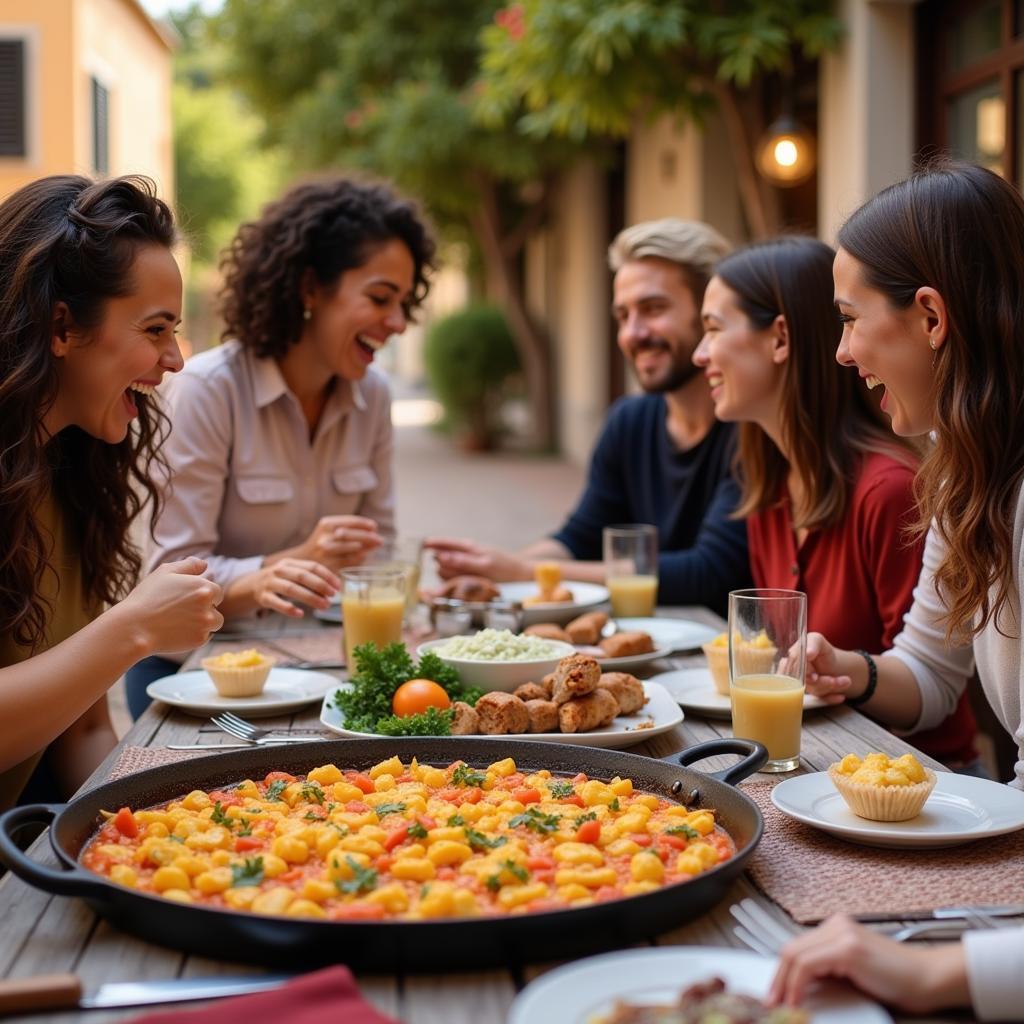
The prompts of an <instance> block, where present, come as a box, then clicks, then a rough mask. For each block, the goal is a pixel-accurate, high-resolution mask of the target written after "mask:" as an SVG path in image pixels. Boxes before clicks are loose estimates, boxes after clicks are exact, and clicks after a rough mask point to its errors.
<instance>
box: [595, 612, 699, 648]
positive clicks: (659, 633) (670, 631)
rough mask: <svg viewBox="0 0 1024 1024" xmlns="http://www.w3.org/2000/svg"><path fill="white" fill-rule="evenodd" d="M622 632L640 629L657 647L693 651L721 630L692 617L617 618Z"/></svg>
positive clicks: (617, 623)
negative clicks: (695, 620)
mask: <svg viewBox="0 0 1024 1024" xmlns="http://www.w3.org/2000/svg"><path fill="white" fill-rule="evenodd" d="M615 622H616V625H617V626H618V631H619V632H620V633H625V632H631V631H633V630H638V631H639V632H641V633H647V634H648V635H649V636H650V638H651V639H652V640H653V641H654V646H655V647H667V648H668V649H669V650H670V651H692V650H696V648H698V647H700V645H701V644H706V643H708V642H710V641H711V640H714V639H715V637H716V636H718V633H719V631H718V630H716V629H712V628H711V627H710V626H705V625H704V623H703V622H694V621H693V620H692V619H616V620H615Z"/></svg>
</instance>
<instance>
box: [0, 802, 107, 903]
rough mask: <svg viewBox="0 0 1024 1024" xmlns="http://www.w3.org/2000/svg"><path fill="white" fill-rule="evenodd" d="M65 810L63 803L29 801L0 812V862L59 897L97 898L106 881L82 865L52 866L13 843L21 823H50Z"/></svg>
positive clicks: (31, 882) (33, 883)
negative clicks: (71, 866)
mask: <svg viewBox="0 0 1024 1024" xmlns="http://www.w3.org/2000/svg"><path fill="white" fill-rule="evenodd" d="M63 810H64V804H28V805H26V806H25V807H12V808H11V810H9V811H7V812H6V813H4V814H0V864H3V865H4V866H5V867H8V868H10V869H11V871H13V872H14V873H15V874H16V875H17V876H18V877H19V878H21V879H23V880H24V881H26V882H28V883H29V884H30V885H34V886H35V887H36V888H37V889H42V890H44V891H45V892H52V893H56V894H57V895H58V896H82V897H84V898H96V897H101V896H103V895H104V893H105V891H106V885H105V883H103V882H101V881H99V880H98V879H97V876H96V875H94V874H93V873H92V872H91V871H85V870H83V869H82V868H70V867H64V868H51V867H47V866H46V865H45V864H39V863H37V862H36V861H34V860H32V858H31V857H29V856H28V854H26V853H25V852H24V851H22V850H21V849H19V847H18V846H17V844H16V843H15V842H14V833H15V832H17V831H18V829H20V828H21V827H22V826H23V825H49V824H51V823H52V822H53V819H54V818H56V817H57V815H58V814H60V812H61V811H63Z"/></svg>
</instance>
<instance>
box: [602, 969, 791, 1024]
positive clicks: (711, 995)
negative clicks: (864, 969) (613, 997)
mask: <svg viewBox="0 0 1024 1024" xmlns="http://www.w3.org/2000/svg"><path fill="white" fill-rule="evenodd" d="M809 1021H810V1017H809V1016H808V1015H807V1013H806V1012H805V1011H804V1010H800V1009H794V1008H793V1007H790V1006H766V1005H765V1004H764V1003H762V1002H761V1000H760V999H755V998H754V997H753V996H748V995H744V994H741V993H739V992H727V991H726V987H725V982H724V981H722V979H721V978H711V979H710V980H709V981H704V982H699V983H698V984H696V985H691V986H690V987H689V988H687V989H684V990H683V991H682V992H681V993H680V994H679V999H678V1000H677V1001H676V1002H675V1003H673V1004H670V1005H663V1004H659V1005H654V1004H652V1003H641V1004H639V1005H637V1004H634V1003H627V1002H622V1001H619V1002H616V1004H615V1008H614V1009H613V1010H612V1012H611V1013H610V1014H608V1015H607V1016H603V1017H600V1018H598V1019H597V1020H596V1021H595V1024H809Z"/></svg>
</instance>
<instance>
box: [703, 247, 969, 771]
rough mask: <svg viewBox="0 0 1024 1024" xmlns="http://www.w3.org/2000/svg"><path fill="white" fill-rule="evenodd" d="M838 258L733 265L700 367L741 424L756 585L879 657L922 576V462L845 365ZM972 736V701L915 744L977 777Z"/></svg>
mask: <svg viewBox="0 0 1024 1024" xmlns="http://www.w3.org/2000/svg"><path fill="white" fill-rule="evenodd" d="M834 256H835V254H834V253H833V251H832V249H830V248H829V247H828V246H827V245H825V244H824V243H822V242H819V241H817V240H815V239H812V238H798V237H790V238H778V239H775V240H773V241H769V242H763V243H759V244H757V245H751V246H748V247H746V248H744V249H740V250H737V251H736V252H734V253H732V254H731V255H729V256H727V257H726V258H725V259H724V260H722V262H721V263H719V264H718V266H717V267H716V269H715V276H714V277H713V278H712V279H711V281H710V283H709V284H708V287H707V291H706V292H705V295H704V306H703V310H702V318H703V322H704V331H705V333H704V338H703V340H702V341H701V343H700V346H699V347H698V348H697V351H696V352H695V353H694V357H693V359H694V362H695V363H696V364H697V365H698V366H701V367H703V368H704V372H705V375H706V377H707V379H708V383H709V384H710V386H711V398H712V400H713V402H714V403H715V415H716V416H717V417H718V418H719V419H720V420H726V421H737V422H739V423H741V424H742V426H741V427H740V431H739V446H738V464H739V466H738V468H739V479H740V483H741V487H742V489H743V490H742V498H741V501H740V506H739V508H738V509H737V512H736V514H737V515H738V516H747V517H748V518H747V538H748V541H749V545H750V562H751V570H752V573H753V577H754V582H755V584H756V585H757V586H758V587H782V588H785V589H791V590H802V591H804V592H805V593H806V594H807V625H808V629H809V630H814V631H816V632H821V633H824V634H825V635H826V636H828V637H829V638H830V639H832V640H834V642H835V643H836V644H837V645H839V646H840V647H844V648H846V649H860V650H864V651H867V652H870V653H876V652H881V651H884V650H887V649H888V648H889V647H890V646H891V645H892V639H893V637H894V636H895V635H896V634H897V633H898V632H899V630H900V628H901V626H902V622H903V616H904V614H905V613H906V612H907V610H908V609H909V608H910V604H911V601H912V598H913V590H914V586H915V584H916V583H917V578H918V575H919V573H920V569H921V556H922V549H923V545H922V543H921V542H920V541H913V540H910V539H909V538H908V534H907V529H908V527H909V526H911V524H912V523H913V522H914V519H915V502H914V494H913V480H914V473H915V470H916V468H917V461H918V460H917V457H916V455H915V453H914V451H913V450H912V449H911V448H909V447H907V446H906V445H905V443H904V442H902V441H900V440H899V439H897V438H894V437H893V435H892V433H891V431H890V430H889V429H888V425H887V424H886V423H885V422H884V421H883V420H882V418H881V417H880V414H879V413H878V411H877V410H876V409H875V408H874V406H873V405H872V404H871V403H870V401H869V399H868V396H867V392H866V389H865V388H864V386H863V384H862V383H861V381H860V380H859V378H858V377H857V375H856V374H855V373H848V372H845V371H844V370H842V369H841V368H840V367H838V366H837V365H836V361H835V351H836V346H837V345H838V342H839V336H840V334H841V332H842V328H841V325H840V323H839V319H838V317H837V315H836V311H835V309H834V307H833V305H832V262H833V259H834ZM840 637H842V640H841V641H840V640H839V638H840ZM847 703H849V701H848V702H847ZM974 734H975V723H974V717H973V715H972V714H971V710H970V707H969V706H968V704H967V703H966V695H963V696H961V698H960V702H959V704H958V705H957V708H956V710H955V711H954V712H953V714H952V715H950V716H949V718H947V719H946V720H945V721H944V722H943V723H942V724H941V725H939V726H938V727H937V728H935V729H931V730H928V731H926V732H920V733H918V734H917V735H915V736H914V737H913V743H914V744H915V746H917V747H918V748H919V749H921V750H923V751H924V752H925V753H927V754H931V755H932V756H933V757H936V758H938V759H939V760H941V761H943V762H945V763H946V764H948V765H949V766H950V767H954V768H963V767H965V766H968V765H970V766H971V769H972V770H974V767H975V766H974V762H975V761H976V757H977V755H976V751H975V749H974Z"/></svg>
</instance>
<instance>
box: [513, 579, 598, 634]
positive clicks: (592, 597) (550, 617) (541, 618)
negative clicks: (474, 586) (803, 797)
mask: <svg viewBox="0 0 1024 1024" xmlns="http://www.w3.org/2000/svg"><path fill="white" fill-rule="evenodd" d="M562 586H563V587H565V588H566V589H568V590H571V591H572V596H573V600H571V601H565V602H560V603H558V604H533V605H526V606H524V607H523V625H524V626H532V625H533V624H534V623H536V622H555V623H557V624H558V625H560V626H561V625H564V624H565V623H566V622H571V621H572V620H573V619H575V618H576V617H577V616H579V615H582V614H583V613H584V612H589V611H592V610H593V609H594V608H596V607H597V606H598V605H600V604H604V603H605V602H606V601H607V600H608V588H607V587H602V586H601V585H600V584H597V583H578V582H577V581H576V580H563V581H562ZM498 589H499V590H500V591H501V599H502V600H503V601H522V600H523V598H526V597H535V596H536V594H537V584H536V583H527V582H522V583H499V584H498Z"/></svg>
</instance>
